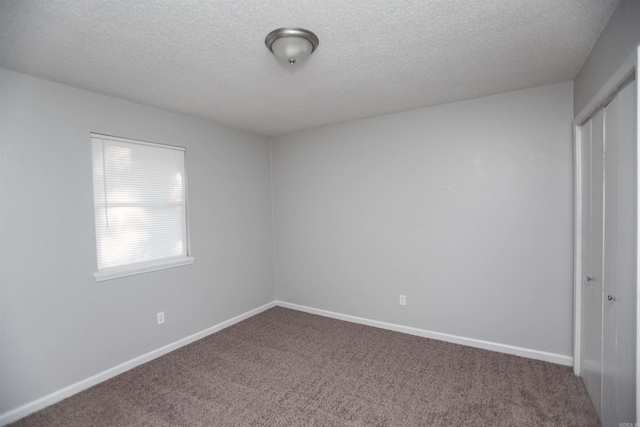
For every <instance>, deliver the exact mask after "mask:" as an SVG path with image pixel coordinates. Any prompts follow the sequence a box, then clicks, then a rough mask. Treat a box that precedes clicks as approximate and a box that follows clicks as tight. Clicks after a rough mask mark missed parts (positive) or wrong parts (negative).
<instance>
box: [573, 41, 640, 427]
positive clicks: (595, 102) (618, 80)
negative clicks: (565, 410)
mask: <svg viewBox="0 0 640 427" xmlns="http://www.w3.org/2000/svg"><path fill="white" fill-rule="evenodd" d="M638 58H640V45H639V46H638V47H637V49H636V50H635V51H634V52H633V53H632V54H631V55H630V56H629V57H628V58H627V60H626V61H625V62H624V63H623V64H622V65H621V66H620V67H619V68H618V70H616V72H615V73H614V74H613V75H612V76H611V77H610V78H609V80H607V82H606V83H605V84H604V86H602V88H600V90H598V92H597V93H596V94H595V95H594V97H593V98H592V99H591V100H590V101H589V103H587V105H586V106H585V107H584V108H583V109H582V110H581V111H580V112H579V113H578V114H577V115H576V116H575V118H574V119H573V138H574V145H573V153H574V176H573V182H574V204H573V211H574V233H573V235H574V251H573V262H574V324H573V372H574V373H575V374H576V375H580V372H581V366H580V356H581V354H580V345H581V337H580V331H581V325H582V319H581V307H582V191H583V188H582V181H581V175H582V157H581V156H582V136H581V126H582V125H583V124H584V123H585V122H586V121H587V120H588V119H589V118H590V117H591V116H592V115H593V114H594V113H595V112H596V111H597V110H598V109H599V108H600V107H602V106H604V105H605V104H606V103H608V102H609V101H610V100H611V99H612V98H613V97H614V96H615V94H616V93H617V91H618V89H619V88H620V86H621V85H623V84H624V83H626V82H627V80H629V79H630V78H631V76H633V75H634V74H635V75H636V80H637V79H638V75H637V72H636V70H638ZM636 83H637V82H636ZM639 92H640V84H636V103H637V105H636V111H637V115H638V116H637V118H636V139H637V141H636V147H638V149H637V156H638V158H637V161H636V179H637V180H638V182H637V187H636V191H637V192H638V193H639V194H638V196H639V197H638V198H637V200H638V202H637V203H638V204H640V173H638V166H639V165H640V132H639V131H638V130H639V129H638V127H639V126H638V124H640V108H639V107H640V96H638V95H640V93H639ZM636 215H637V219H638V222H637V224H638V226H637V227H636V233H637V235H636V250H637V254H638V255H639V257H638V260H637V261H636V274H637V277H636V298H637V301H636V316H637V319H636V322H637V323H636V324H637V325H640V286H639V284H640V209H639V207H638V206H636ZM639 356H640V327H637V328H636V396H640V357H639ZM636 400H637V401H638V403H636V414H638V415H637V416H638V417H640V399H636Z"/></svg>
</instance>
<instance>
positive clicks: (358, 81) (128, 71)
mask: <svg viewBox="0 0 640 427" xmlns="http://www.w3.org/2000/svg"><path fill="white" fill-rule="evenodd" d="M617 3H618V0H404V1H403V0H379V1H373V0H358V1H348V0H263V1H259V0H208V1H204V0H202V1H187V0H135V1H133V0H110V1H104V0H48V1H47V0H18V1H14V0H0V66H1V67H4V68H7V69H11V70H16V71H20V72H23V73H27V74H31V75H35V76H38V77H43V78H46V79H50V80H54V81H58V82H61V83H65V84H68V85H71V86H76V87H80V88H84V89H89V90H92V91H95V92H100V93H105V94H109V95H113V96H117V97H120V98H125V99H129V100H132V101H136V102H139V103H143V104H147V105H152V106H157V107H161V108H164V109H168V110H171V111H176V112H181V113H186V114H190V115H194V116H199V117H204V118H207V119H210V120H213V121H216V122H219V123H223V124H226V125H228V126H232V127H235V128H239V129H245V130H249V131H252V132H255V133H258V134H262V135H271V136H275V135H282V134H285V133H290V132H295V131H299V130H303V129H309V128H313V127H318V126H322V125H327V124H333V123H339V122H344V121H348V120H353V119H359V118H364V117H370V116H375V115H379V114H386V113H394V112H398V111H405V110H410V109H414V108H420V107H426V106H430V105H436V104H442V103H446V102H451V101H456V100H461V99H468V98H474V97H478V96H484V95H489V94H495V93H500V92H507V91H511V90H516V89H523V88H527V87H533V86H539V85H544V84H550V83H556V82H561V81H567V80H572V79H573V78H574V77H575V76H576V74H577V72H578V70H579V69H580V67H581V65H582V63H583V62H584V60H585V59H586V57H587V55H588V53H589V51H590V49H591V47H592V46H593V44H594V43H595V41H596V39H597V38H598V36H599V34H600V32H601V31H602V29H603V28H604V26H605V25H606V23H607V21H608V19H609V17H610V16H611V15H612V13H613V11H614V9H615V7H616V5H617ZM284 26H299V27H304V28H307V29H309V30H311V31H313V32H314V33H316V34H317V35H318V37H319V38H320V46H319V47H318V49H317V50H316V52H314V54H313V55H312V56H311V58H310V59H309V61H308V62H307V63H305V64H302V66H301V67H300V68H296V69H294V70H291V69H287V68H285V67H284V66H282V65H280V64H279V63H278V62H277V61H276V60H275V58H274V57H273V56H272V54H271V52H269V51H268V50H267V48H266V47H265V45H264V38H265V36H266V35H267V34H268V33H269V32H270V31H271V30H274V29H276V28H279V27H284Z"/></svg>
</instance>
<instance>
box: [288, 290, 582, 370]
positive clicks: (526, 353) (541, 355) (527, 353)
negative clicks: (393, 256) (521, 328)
mask: <svg viewBox="0 0 640 427" xmlns="http://www.w3.org/2000/svg"><path fill="white" fill-rule="evenodd" d="M275 304H276V305H278V306H280V307H284V308H290V309H293V310H298V311H304V312H306V313H311V314H317V315H320V316H324V317H331V318H333V319H338V320H345V321H347V322H353V323H359V324H361V325H367V326H374V327H376V328H381V329H388V330H391V331H396V332H403V333H405V334H411V335H417V336H419V337H425V338H432V339H436V340H440V341H446V342H450V343H454V344H461V345H466V346H469V347H476V348H482V349H484V350H491V351H497V352H499V353H507V354H513V355H515V356H521V357H526V358H529V359H536V360H542V361H545V362H551V363H556V364H559V365H565V366H573V357H571V356H565V355H563V354H556V353H549V352H546V351H540V350H532V349H529V348H523V347H516V346H513V345H507V344H500V343H495V342H491V341H483V340H478V339H475V338H465V337H460V336H457V335H450V334H443V333H441V332H433V331H428V330H426V329H418V328H412V327H410V326H402V325H396V324H393V323H387V322H380V321H378V320H371V319H365V318H362V317H357V316H350V315H348V314H341V313H335V312H333V311H327V310H320V309H318V308H312V307H307V306H304V305H298V304H292V303H289V302H284V301H279V300H276V302H275Z"/></svg>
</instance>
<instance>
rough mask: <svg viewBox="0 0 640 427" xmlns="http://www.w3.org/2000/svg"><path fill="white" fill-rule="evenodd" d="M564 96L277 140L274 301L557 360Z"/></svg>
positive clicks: (526, 96)
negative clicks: (521, 349) (401, 302)
mask: <svg viewBox="0 0 640 427" xmlns="http://www.w3.org/2000/svg"><path fill="white" fill-rule="evenodd" d="M572 89H573V88H572V83H571V82H568V83H561V84H556V85H552V86H545V87H540V88H534V89H528V90H523V91H518V92H512V93H507V94H501V95H496V96H491V97H486V98H480V99H475V100H470V101H463V102H456V103H452V104H448V105H443V106H438V107H432V108H427V109H421V110H415V111H410V112H405V113H400V114H395V115H389V116H382V117H376V118H371V119H367V120H361V121H357V122H349V123H345V124H341V125H336V126H331V127H324V128H319V129H315V130H311V131H306V132H301V133H297V134H294V135H289V136H284V137H280V138H277V139H276V141H275V142H274V143H273V147H272V162H273V166H272V168H273V186H274V212H275V236H276V241H275V246H276V249H275V250H276V292H277V296H278V299H280V300H283V301H286V302H289V303H294V304H301V305H305V306H310V307H314V308H318V309H323V310H329V311H333V312H337V313H342V314H348V315H353V316H359V317H364V318H368V319H374V320H378V321H384V322H390V323H395V324H400V325H406V326H411V327H416V328H421V329H426V330H430V331H435V332H440V333H447V334H453V335H457V336H461V337H467V338H474V339H480V340H486V341H490V342H494V343H500V344H506V345H512V346H519V347H524V348H528V349H533V350H538V351H545V352H550V353H555V354H558V355H564V356H570V355H571V354H572V315H573V300H572V298H573V289H572V287H573V285H572V239H573V236H572V199H573V197H572V133H571V120H572V111H573V110H572V97H573V92H572ZM399 294H406V296H407V306H406V307H401V306H400V305H399V304H398V295H399Z"/></svg>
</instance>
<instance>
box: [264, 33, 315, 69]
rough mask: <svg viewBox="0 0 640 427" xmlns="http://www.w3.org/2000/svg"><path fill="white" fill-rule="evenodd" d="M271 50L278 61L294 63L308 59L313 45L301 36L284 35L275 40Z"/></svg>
mask: <svg viewBox="0 0 640 427" xmlns="http://www.w3.org/2000/svg"><path fill="white" fill-rule="evenodd" d="M271 50H272V51H273V54H274V55H275V57H276V58H278V61H282V62H286V63H287V64H289V65H294V64H297V63H300V62H303V61H304V60H306V59H307V58H308V57H309V56H310V55H311V52H313V46H312V45H311V43H310V42H309V41H308V40H307V39H303V38H301V37H294V36H290V37H282V38H281V39H278V40H276V41H274V42H273V44H272V45H271Z"/></svg>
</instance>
